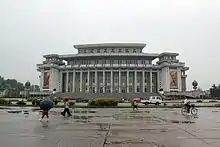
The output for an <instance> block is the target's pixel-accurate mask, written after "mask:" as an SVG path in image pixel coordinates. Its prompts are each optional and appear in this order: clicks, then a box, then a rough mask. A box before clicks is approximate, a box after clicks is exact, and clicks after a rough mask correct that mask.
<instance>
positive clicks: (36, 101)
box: [32, 99, 40, 106]
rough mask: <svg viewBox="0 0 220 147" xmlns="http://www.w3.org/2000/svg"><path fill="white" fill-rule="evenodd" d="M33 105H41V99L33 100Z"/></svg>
mask: <svg viewBox="0 0 220 147" xmlns="http://www.w3.org/2000/svg"><path fill="white" fill-rule="evenodd" d="M32 105H38V106H39V105H40V100H39V99H33V101H32Z"/></svg>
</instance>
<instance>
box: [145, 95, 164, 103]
mask: <svg viewBox="0 0 220 147" xmlns="http://www.w3.org/2000/svg"><path fill="white" fill-rule="evenodd" d="M162 102H163V100H162V98H161V97H159V96H150V98H144V99H142V100H141V103H142V104H145V105H148V104H155V105H160V104H161V103H162Z"/></svg>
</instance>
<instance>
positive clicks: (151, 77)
mask: <svg viewBox="0 0 220 147" xmlns="http://www.w3.org/2000/svg"><path fill="white" fill-rule="evenodd" d="M150 92H151V93H152V69H151V70H150Z"/></svg>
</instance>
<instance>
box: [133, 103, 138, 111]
mask: <svg viewBox="0 0 220 147" xmlns="http://www.w3.org/2000/svg"><path fill="white" fill-rule="evenodd" d="M135 109H136V110H138V105H137V102H136V101H134V103H133V111H134V110H135Z"/></svg>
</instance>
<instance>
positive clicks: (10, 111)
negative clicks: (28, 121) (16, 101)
mask: <svg viewBox="0 0 220 147" xmlns="http://www.w3.org/2000/svg"><path fill="white" fill-rule="evenodd" d="M7 112H8V113H21V112H22V110H9V111H7Z"/></svg>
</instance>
